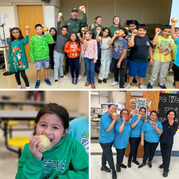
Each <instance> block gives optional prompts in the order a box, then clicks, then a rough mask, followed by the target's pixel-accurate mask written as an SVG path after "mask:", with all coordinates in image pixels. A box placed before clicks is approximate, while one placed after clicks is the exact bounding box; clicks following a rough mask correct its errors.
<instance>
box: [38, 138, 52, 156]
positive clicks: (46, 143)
mask: <svg viewBox="0 0 179 179" xmlns="http://www.w3.org/2000/svg"><path fill="white" fill-rule="evenodd" d="M39 137H40V138H41V142H39V143H38V144H37V147H39V146H41V145H42V144H44V147H43V148H42V149H41V150H40V152H41V153H42V152H45V151H46V150H48V149H49V147H50V140H49V139H48V137H46V136H45V135H39Z"/></svg>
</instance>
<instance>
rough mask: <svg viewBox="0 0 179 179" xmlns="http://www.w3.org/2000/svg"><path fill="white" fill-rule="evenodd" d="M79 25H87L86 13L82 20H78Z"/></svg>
mask: <svg viewBox="0 0 179 179" xmlns="http://www.w3.org/2000/svg"><path fill="white" fill-rule="evenodd" d="M80 22H81V23H87V15H86V13H83V19H82V20H80Z"/></svg>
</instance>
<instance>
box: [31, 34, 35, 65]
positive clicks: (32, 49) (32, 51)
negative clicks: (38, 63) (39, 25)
mask: <svg viewBox="0 0 179 179" xmlns="http://www.w3.org/2000/svg"><path fill="white" fill-rule="evenodd" d="M30 60H31V62H34V61H35V57H34V40H33V37H32V38H31V40H30Z"/></svg>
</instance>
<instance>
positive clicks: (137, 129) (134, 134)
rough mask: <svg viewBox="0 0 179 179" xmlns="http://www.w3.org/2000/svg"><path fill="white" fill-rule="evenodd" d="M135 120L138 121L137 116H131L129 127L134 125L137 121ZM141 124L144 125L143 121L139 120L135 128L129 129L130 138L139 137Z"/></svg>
mask: <svg viewBox="0 0 179 179" xmlns="http://www.w3.org/2000/svg"><path fill="white" fill-rule="evenodd" d="M137 119H138V115H135V116H133V117H132V119H131V121H130V123H131V125H132V124H133V123H135V122H136V121H137ZM143 124H144V119H143V118H141V119H140V120H139V122H138V123H137V124H136V126H135V127H134V128H131V135H130V137H140V134H141V129H142V126H143Z"/></svg>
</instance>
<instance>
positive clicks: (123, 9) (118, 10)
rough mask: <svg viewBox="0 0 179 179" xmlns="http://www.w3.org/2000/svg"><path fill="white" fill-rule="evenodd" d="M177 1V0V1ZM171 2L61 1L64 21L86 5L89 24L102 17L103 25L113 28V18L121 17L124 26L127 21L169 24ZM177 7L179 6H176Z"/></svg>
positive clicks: (168, 0) (80, 16)
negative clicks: (74, 10) (73, 10)
mask: <svg viewBox="0 0 179 179" xmlns="http://www.w3.org/2000/svg"><path fill="white" fill-rule="evenodd" d="M176 1H177V0H176ZM170 3H171V0H163V1H162V3H161V1H160V0H150V1H148V0H135V1H131V0H110V1H108V0H98V1H96V0H78V1H73V0H68V1H66V0H61V10H62V12H63V14H64V19H65V20H67V19H69V18H70V16H71V15H70V13H71V9H72V8H73V7H76V8H78V7H79V6H80V5H85V7H86V10H87V17H88V24H92V23H94V18H95V17H96V16H98V15H100V16H102V25H103V26H108V27H109V26H111V25H112V18H113V17H114V16H115V15H119V16H120V17H121V20H122V25H123V26H125V22H126V20H129V19H136V20H138V21H139V23H146V24H159V23H160V24H167V23H168V22H169V17H170ZM176 7H177V6H176ZM82 15H83V13H82V12H79V13H78V18H79V19H81V18H82Z"/></svg>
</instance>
